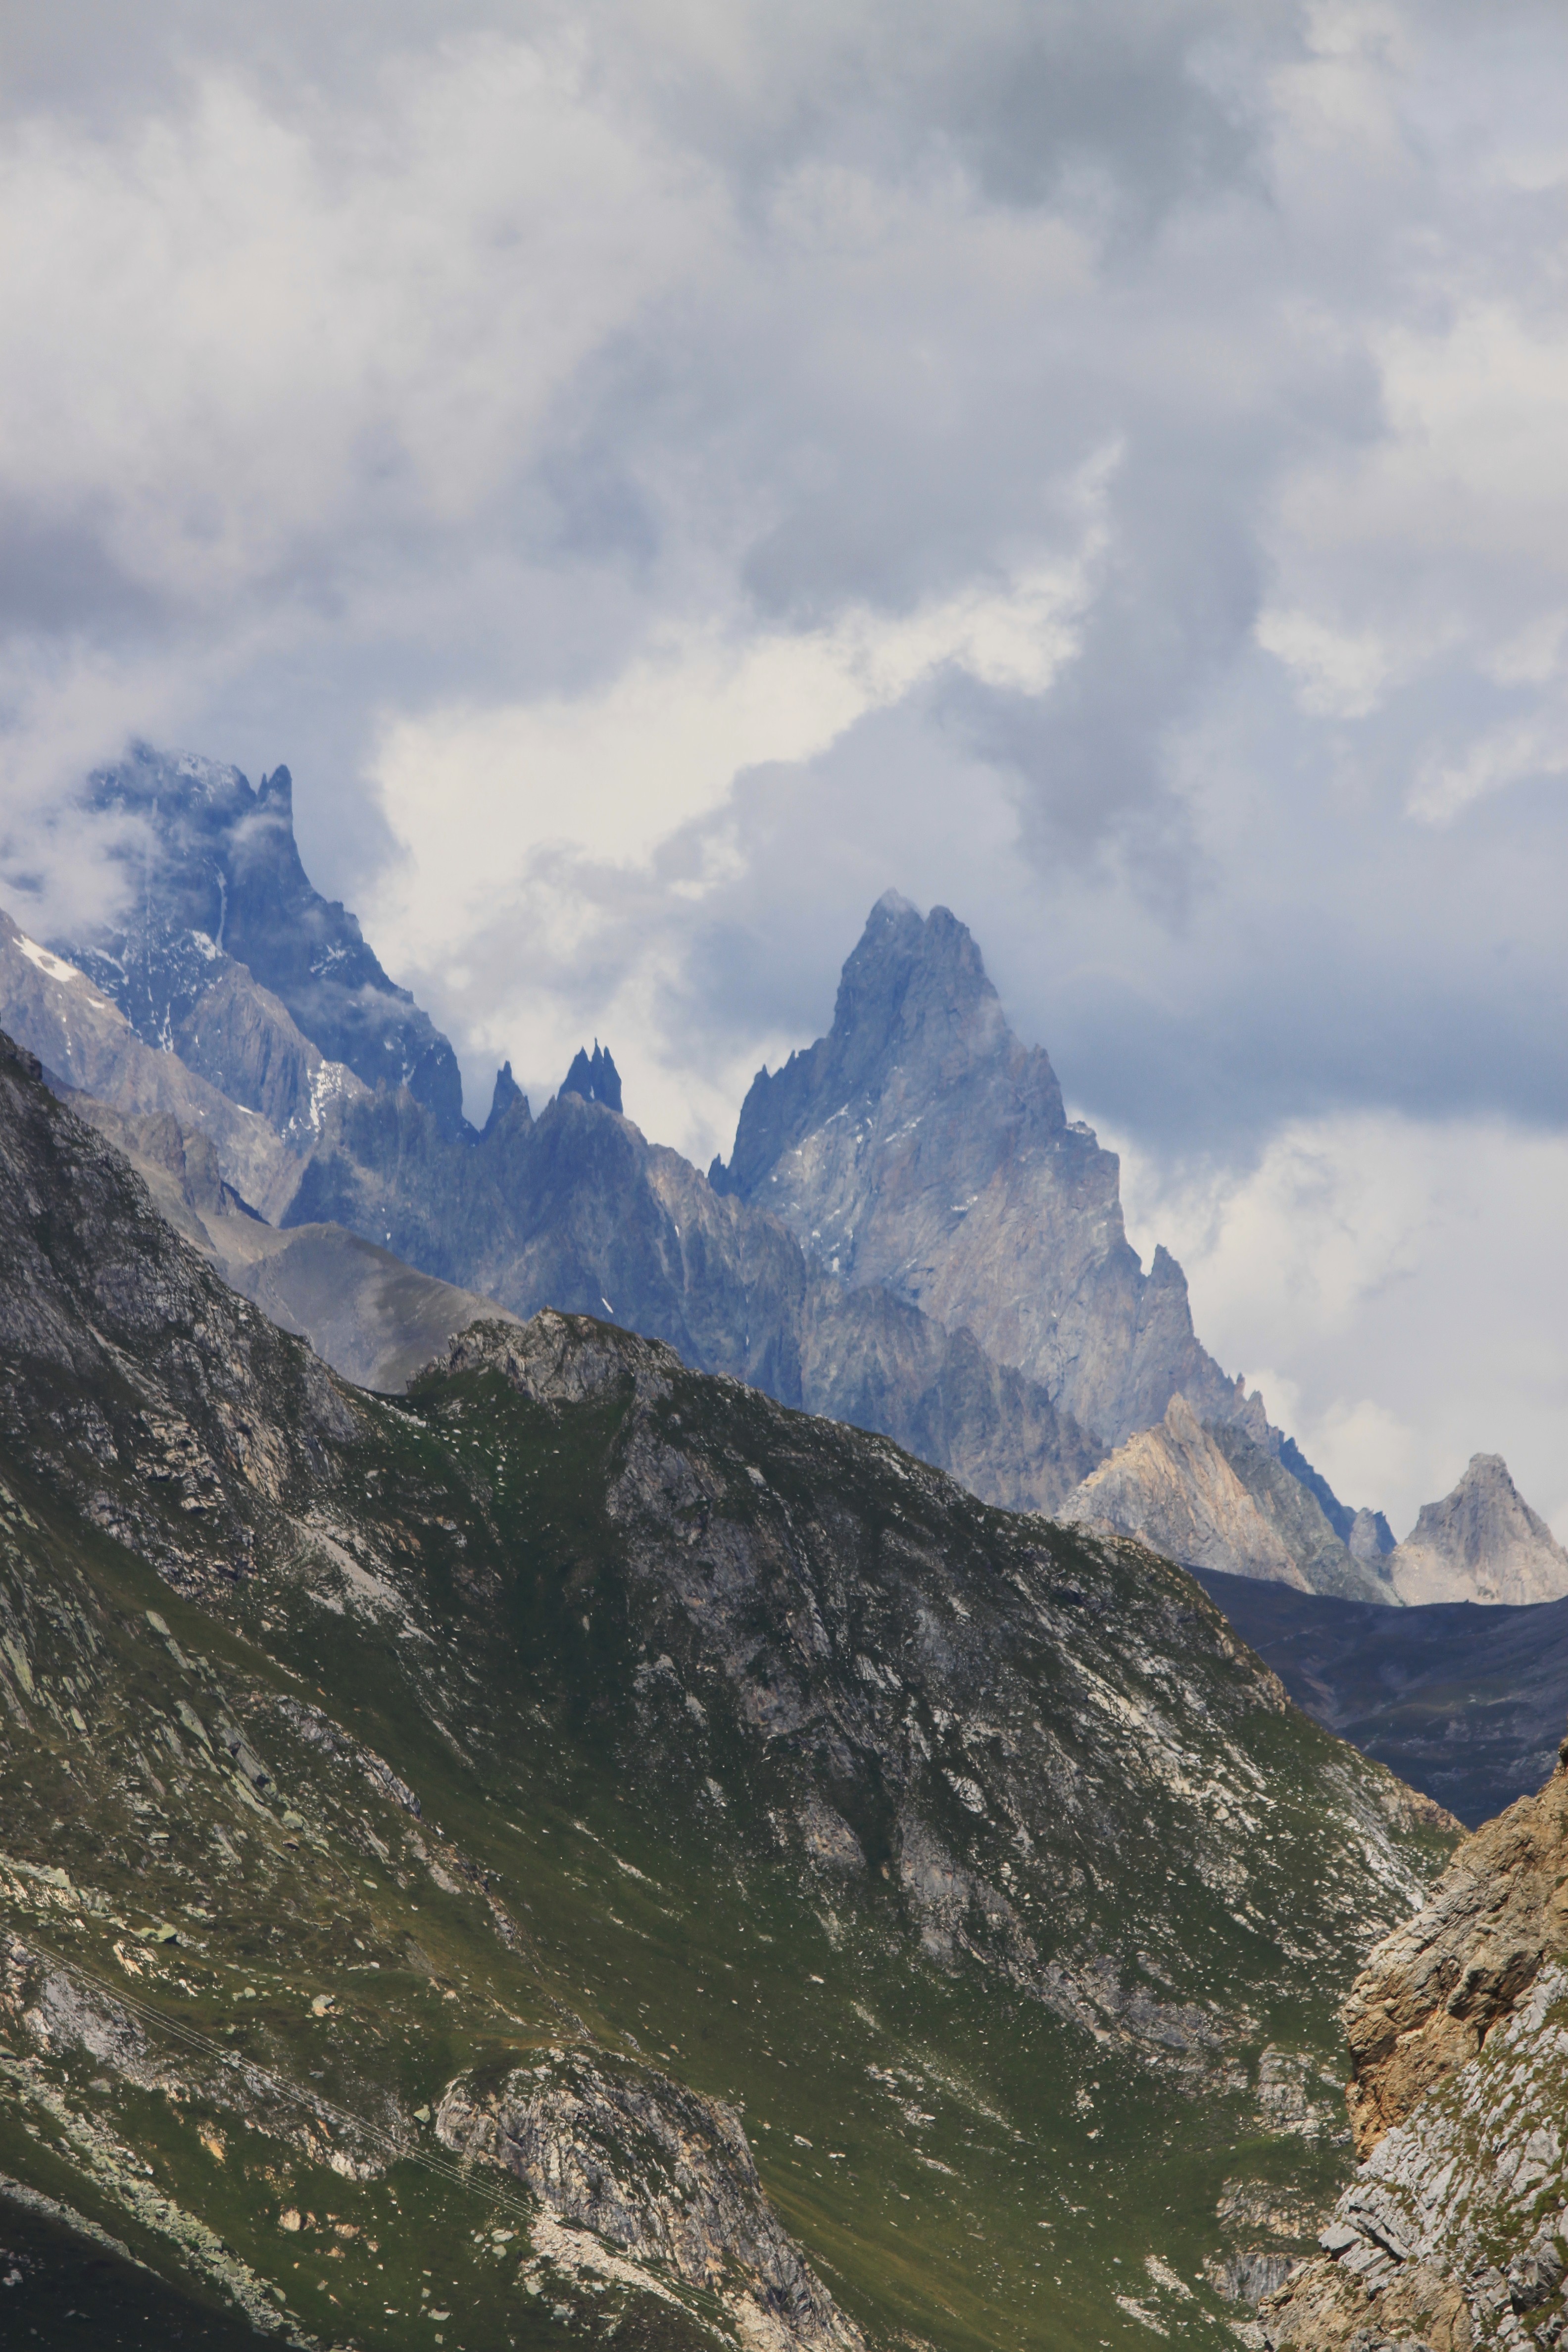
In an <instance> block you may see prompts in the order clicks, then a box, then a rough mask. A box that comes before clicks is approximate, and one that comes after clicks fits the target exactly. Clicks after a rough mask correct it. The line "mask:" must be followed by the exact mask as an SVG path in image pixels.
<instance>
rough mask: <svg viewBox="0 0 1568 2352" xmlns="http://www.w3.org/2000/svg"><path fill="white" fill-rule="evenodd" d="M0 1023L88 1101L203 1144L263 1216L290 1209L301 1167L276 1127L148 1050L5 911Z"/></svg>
mask: <svg viewBox="0 0 1568 2352" xmlns="http://www.w3.org/2000/svg"><path fill="white" fill-rule="evenodd" d="M0 1026H3V1027H4V1028H5V1032H6V1034H8V1035H10V1036H12V1037H14V1038H15V1039H16V1043H17V1044H18V1045H21V1046H23V1047H24V1048H25V1049H26V1051H27V1052H29V1053H32V1054H36V1055H37V1057H38V1059H39V1060H40V1061H41V1062H42V1063H43V1064H44V1066H46V1068H47V1069H48V1070H49V1071H50V1072H51V1073H52V1074H53V1075H54V1076H56V1077H58V1078H59V1079H62V1080H64V1082H65V1083H66V1085H67V1086H68V1087H73V1088H75V1089H77V1090H78V1091H79V1092H80V1093H81V1094H83V1095H88V1096H91V1097H94V1098H95V1099H96V1100H100V1101H102V1102H103V1103H105V1104H106V1105H108V1106H109V1107H110V1108H112V1109H113V1110H116V1111H118V1112H120V1113H121V1114H122V1115H124V1116H125V1117H127V1118H132V1119H133V1120H139V1119H147V1118H163V1119H168V1120H172V1121H173V1122H174V1124H175V1126H176V1127H177V1128H178V1129H179V1130H180V1132H181V1133H182V1134H183V1135H184V1136H185V1137H186V1138H189V1139H195V1138H198V1137H199V1138H202V1139H205V1141H206V1143H208V1144H209V1145H210V1146H211V1148H212V1150H213V1151H214V1153H215V1154H216V1163H217V1167H218V1170H219V1172H220V1174H221V1176H222V1178H223V1180H224V1181H226V1182H227V1183H229V1184H231V1185H232V1186H233V1187H234V1189H235V1191H236V1192H237V1193H239V1195H240V1196H241V1198H242V1199H244V1200H247V1201H249V1202H252V1203H253V1204H254V1205H255V1206H256V1207H257V1208H258V1209H259V1210H260V1211H261V1212H262V1213H263V1214H264V1215H268V1216H270V1217H274V1218H275V1217H278V1216H280V1215H281V1214H282V1213H283V1211H284V1210H285V1209H286V1208H287V1207H288V1204H289V1200H290V1198H291V1196H292V1194H293V1192H294V1190H295V1187H296V1186H297V1185H298V1183H299V1181H300V1161H299V1158H298V1155H297V1153H296V1152H295V1151H294V1150H290V1148H289V1143H288V1142H286V1141H285V1140H284V1139H283V1138H282V1137H281V1136H280V1135H279V1134H278V1133H277V1131H276V1129H274V1128H273V1127H272V1126H271V1125H270V1123H269V1122H268V1120H267V1119H265V1118H258V1117H256V1116H254V1115H252V1114H251V1113H250V1112H249V1111H247V1110H246V1109H245V1108H242V1107H241V1106H240V1105H239V1104H238V1103H237V1102H236V1101H235V1100H233V1099H232V1098H231V1097H229V1096H228V1095H227V1094H226V1093H225V1092H224V1091H223V1090H222V1089H221V1087H217V1086H216V1085H214V1084H212V1083H211V1082H210V1081H209V1080H208V1079H206V1078H205V1077H202V1076H198V1075H197V1074H196V1073H195V1071H194V1070H191V1069H189V1068H187V1066H186V1065H185V1064H184V1062H183V1061H182V1060H181V1059H180V1057H179V1055H177V1054H174V1053H162V1052H159V1051H157V1050H156V1049H155V1048H154V1047H153V1046H151V1045H147V1044H146V1043H145V1042H144V1040H143V1039H142V1038H141V1037H139V1036H138V1035H137V1034H136V1032H135V1030H134V1029H132V1026H131V1024H130V1022H129V1021H128V1020H127V1019H126V1017H125V1015H124V1013H122V1012H121V1009H120V1007H119V1006H118V1004H116V1003H113V1002H112V1000H111V999H110V997H108V996H106V995H105V994H104V993H103V992H102V991H101V990H100V989H99V988H97V987H96V986H95V985H94V984H93V982H91V981H90V980H89V979H88V978H87V976H86V974H85V973H84V972H81V971H79V970H78V969H77V967H76V966H75V965H74V964H70V963H68V962H67V961H65V960H64V958H63V957H60V956H57V955H55V954H53V953H52V952H51V951H50V950H48V949H47V948H43V947H40V946H39V945H38V944H37V941H36V940H29V939H28V938H27V937H26V934H25V933H24V932H22V931H20V930H19V929H17V927H16V924H15V923H14V922H13V921H12V920H11V919H10V917H9V916H8V915H6V914H5V913H4V912H3V911H0ZM310 1051H311V1052H312V1053H314V1048H313V1047H312V1048H311V1049H310ZM316 1059H317V1061H318V1062H319V1061H320V1056H319V1055H317V1056H316Z"/></svg>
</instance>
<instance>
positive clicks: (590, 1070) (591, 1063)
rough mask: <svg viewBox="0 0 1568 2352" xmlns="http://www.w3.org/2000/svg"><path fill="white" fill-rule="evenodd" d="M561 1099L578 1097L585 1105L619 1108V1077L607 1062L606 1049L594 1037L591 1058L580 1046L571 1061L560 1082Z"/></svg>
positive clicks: (610, 1063)
mask: <svg viewBox="0 0 1568 2352" xmlns="http://www.w3.org/2000/svg"><path fill="white" fill-rule="evenodd" d="M561 1091H562V1093H563V1095H581V1096H582V1097H583V1098H584V1101H585V1102H596V1103H603V1104H604V1106H605V1109H606V1110H617V1111H618V1110H619V1109H620V1108H621V1074H620V1072H619V1071H618V1070H617V1069H616V1065H615V1062H614V1060H613V1059H612V1058H611V1055H610V1050H609V1048H608V1046H607V1045H605V1046H602V1045H600V1043H599V1041H598V1039H597V1038H596V1037H595V1040H594V1050H593V1053H592V1054H588V1053H585V1052H584V1049H583V1047H582V1046H581V1045H579V1046H578V1048H577V1051H576V1053H575V1054H574V1055H573V1058H572V1066H571V1068H570V1069H569V1070H568V1071H567V1073H566V1076H565V1078H564V1079H563V1082H562V1087H561Z"/></svg>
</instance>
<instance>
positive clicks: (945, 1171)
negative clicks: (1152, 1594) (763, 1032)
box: [710, 891, 1263, 1445]
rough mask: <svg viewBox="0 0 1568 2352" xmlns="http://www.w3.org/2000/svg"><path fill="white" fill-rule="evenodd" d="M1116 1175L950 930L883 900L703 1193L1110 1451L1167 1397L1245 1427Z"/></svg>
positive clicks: (940, 912) (759, 1085) (970, 944)
mask: <svg viewBox="0 0 1568 2352" xmlns="http://www.w3.org/2000/svg"><path fill="white" fill-rule="evenodd" d="M1118 1178H1119V1169H1118V1163H1117V1160H1116V1155H1115V1154H1114V1152H1110V1151H1105V1150H1101V1148H1100V1144H1099V1142H1098V1140H1097V1139H1096V1138H1095V1136H1094V1135H1093V1133H1092V1132H1091V1130H1090V1129H1089V1128H1087V1127H1085V1126H1084V1125H1083V1124H1082V1123H1081V1122H1080V1121H1078V1120H1072V1121H1069V1120H1068V1117H1067V1114H1066V1112H1065V1110H1064V1108H1063V1106H1062V1093H1061V1087H1060V1086H1059V1085H1058V1081H1057V1075H1056V1072H1055V1071H1054V1070H1053V1069H1052V1067H1051V1065H1050V1061H1049V1059H1048V1057H1047V1055H1046V1054H1045V1053H1044V1052H1043V1050H1042V1049H1041V1048H1039V1047H1038V1046H1036V1047H1034V1048H1032V1049H1031V1048H1026V1047H1025V1046H1024V1045H1021V1044H1020V1043H1019V1041H1018V1039H1017V1038H1016V1036H1015V1035H1014V1034H1013V1032H1012V1031H1011V1029H1009V1027H1008V1025H1007V1022H1006V1018H1005V1014H1004V1013H1003V1011H1002V1006H1001V1003H1000V1002H999V1000H998V998H997V994H996V991H995V990H994V987H993V986H992V984H991V982H990V981H989V980H988V979H987V977H986V974H985V968H984V964H983V963H982V961H981V958H980V950H979V949H978V948H977V947H976V946H975V943H974V941H973V938H972V937H971V936H970V933H969V932H968V930H967V929H965V928H964V926H963V924H962V923H961V922H959V921H958V920H957V919H956V918H955V917H954V916H952V914H950V913H949V912H948V910H947V908H945V907H937V908H932V910H931V914H930V915H929V916H924V917H922V916H921V915H920V914H919V913H918V912H917V910H916V909H915V908H913V907H911V906H910V904H909V902H908V900H907V899H904V898H900V897H899V896H898V895H897V893H896V892H893V891H889V893H888V894H887V896H886V897H885V898H880V899H879V901H878V902H877V904H876V906H875V907H873V908H872V909H871V913H870V916H869V918H868V921H867V924H866V929H865V931H864V932H863V934H862V936H861V938H860V940H859V943H858V946H857V947H856V949H855V950H854V952H853V954H852V955H851V956H850V958H849V960H848V961H847V963H846V965H845V967H844V972H843V977H842V979H841V981H840V982H839V988H838V999H837V1004H836V1006H835V1008H834V1014H833V1026H832V1028H831V1030H830V1031H829V1032H828V1034H827V1035H826V1037H822V1038H819V1039H818V1040H817V1042H816V1045H810V1046H808V1047H807V1048H806V1049H805V1052H804V1053H799V1054H792V1055H791V1056H790V1058H789V1061H788V1062H787V1063H786V1064H785V1066H784V1068H783V1069H782V1070H779V1071H777V1072H775V1073H773V1075H772V1076H770V1075H769V1073H768V1072H767V1071H766V1070H763V1072H761V1073H760V1074H759V1076H757V1077H756V1078H755V1079H754V1080H753V1082H752V1088H751V1092H750V1093H749V1094H748V1095H747V1097H746V1100H745V1103H744V1106H743V1107H742V1112H741V1119H740V1125H739V1128H738V1129H737V1130H736V1136H735V1149H734V1152H733V1154H732V1156H731V1161H730V1165H729V1167H728V1169H724V1168H722V1167H721V1166H718V1165H717V1164H716V1165H715V1168H714V1170H713V1171H712V1174H711V1179H710V1181H713V1182H715V1184H716V1185H717V1186H718V1187H719V1188H720V1189H721V1190H724V1191H726V1192H734V1193H738V1194H739V1196H740V1197H741V1199H742V1200H743V1201H746V1202H752V1203H753V1204H755V1205H757V1206H759V1207H764V1208H766V1209H767V1210H769V1211H770V1212H771V1213H773V1215H774V1216H777V1217H779V1218H781V1219H782V1220H783V1222H784V1223H785V1224H786V1225H787V1226H788V1227H789V1229H790V1231H791V1232H792V1233H793V1234H795V1236H796V1237H797V1239H798V1240H799V1241H800V1242H801V1243H802V1244H803V1245H804V1246H805V1248H806V1249H808V1250H809V1251H810V1252H811V1253H812V1254H813V1255H816V1257H818V1258H819V1259H820V1260H821V1261H822V1262H823V1263H824V1264H825V1265H826V1266H827V1268H828V1270H829V1271H830V1272H832V1273H834V1274H836V1275H837V1276H839V1277H840V1279H841V1280H843V1281H846V1282H849V1283H856V1284H858V1283H868V1282H883V1283H887V1284H889V1285H890V1286H891V1287H892V1288H893V1289H894V1290H895V1291H896V1292H898V1293H899V1294H900V1295H901V1296H902V1297H905V1298H908V1299H909V1300H910V1302H911V1303H912V1304H913V1305H915V1306H917V1307H921V1308H922V1309H923V1311H924V1312H925V1313H926V1314H928V1315H931V1316H934V1317H935V1318H937V1319H938V1321H940V1322H941V1323H942V1324H944V1325H945V1326H946V1327H947V1328H949V1329H950V1330H956V1329H959V1328H965V1327H966V1328H968V1329H970V1330H972V1331H973V1333H974V1336H975V1338H976V1339H978V1340H979V1341H980V1344H981V1346H982V1347H983V1348H984V1349H985V1350H986V1352H987V1353H988V1354H989V1355H991V1356H992V1357H994V1359H995V1360H996V1361H997V1362H998V1363H1001V1364H1010V1365H1016V1367H1017V1368H1018V1369H1019V1370H1021V1371H1023V1372H1025V1373H1026V1375H1027V1376H1028V1377H1029V1378H1030V1379H1032V1380H1034V1381H1038V1382H1040V1383H1041V1384H1042V1385H1043V1387H1044V1388H1045V1389H1046V1391H1047V1393H1048V1394H1049V1395H1050V1396H1051V1397H1052V1398H1053V1399H1054V1400H1055V1401H1056V1402H1058V1404H1059V1405H1061V1406H1062V1407H1063V1408H1064V1409H1065V1410H1066V1411H1068V1412H1070V1413H1071V1414H1072V1415H1073V1416H1074V1418H1075V1419H1076V1420H1077V1421H1078V1422H1079V1424H1080V1425H1081V1426H1082V1427H1084V1428H1086V1429H1089V1430H1092V1431H1093V1432H1094V1433H1096V1435H1097V1436H1099V1437H1100V1438H1101V1439H1102V1440H1103V1441H1104V1442H1105V1443H1106V1444H1112V1445H1114V1444H1119V1443H1120V1442H1121V1439H1123V1438H1124V1437H1126V1436H1127V1435H1128V1434H1129V1433H1131V1431H1133V1430H1137V1429H1147V1428H1149V1427H1150V1426H1151V1425H1152V1424H1153V1423H1157V1422H1158V1421H1159V1420H1160V1417H1161V1415H1162V1414H1163V1412H1164V1410H1165V1408H1166V1406H1167V1404H1168V1403H1169V1402H1170V1400H1171V1398H1172V1397H1173V1395H1174V1394H1175V1393H1176V1392H1177V1391H1180V1392H1181V1393H1182V1394H1184V1395H1185V1396H1186V1397H1187V1399H1188V1400H1189V1402H1192V1403H1194V1405H1195V1407H1196V1409H1197V1410H1198V1411H1199V1412H1200V1414H1201V1416H1202V1417H1203V1418H1205V1419H1211V1420H1226V1421H1229V1420H1232V1419H1236V1418H1237V1417H1242V1418H1245V1417H1246V1416H1247V1407H1248V1401H1247V1399H1246V1398H1245V1396H1244V1395H1243V1394H1242V1393H1241V1392H1239V1391H1238V1390H1237V1386H1236V1384H1235V1383H1234V1382H1232V1381H1229V1380H1227V1379H1226V1376H1225V1374H1224V1373H1223V1372H1222V1371H1221V1370H1220V1369H1219V1366H1218V1365H1217V1364H1216V1363H1215V1361H1214V1360H1213V1359H1212V1357H1210V1356H1209V1355H1208V1354H1207V1353H1206V1352H1205V1349H1203V1348H1202V1347H1200V1346H1199V1344H1198V1341H1197V1339H1195V1337H1194V1332H1193V1324H1192V1316H1191V1312H1190V1310H1189V1307H1188V1304H1187V1286H1186V1282H1185V1279H1184V1276H1183V1274H1182V1270H1181V1268H1180V1266H1179V1265H1177V1264H1176V1262H1175V1260H1174V1259H1173V1258H1172V1257H1171V1256H1170V1255H1168V1254H1167V1253H1166V1252H1165V1251H1163V1250H1159V1251H1157V1252H1156V1253H1155V1256H1154V1262H1153V1265H1152V1268H1151V1269H1150V1271H1149V1272H1148V1273H1147V1274H1145V1273H1144V1271H1143V1269H1142V1265H1141V1264H1140V1262H1139V1259H1138V1256H1137V1255H1136V1253H1135V1252H1134V1251H1133V1250H1132V1249H1131V1246H1130V1245H1129V1244H1128V1241H1127V1238H1126V1234H1125V1233H1124V1232H1123V1230H1122V1222H1121V1201H1120V1198H1119V1196H1118ZM1254 1418H1256V1420H1257V1421H1258V1424H1259V1428H1258V1434H1259V1435H1260V1436H1261V1435H1262V1433H1263V1423H1262V1415H1261V1410H1260V1409H1258V1411H1257V1412H1256V1413H1255V1415H1254Z"/></svg>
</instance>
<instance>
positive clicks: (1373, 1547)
mask: <svg viewBox="0 0 1568 2352" xmlns="http://www.w3.org/2000/svg"><path fill="white" fill-rule="evenodd" d="M1344 1540H1345V1549H1346V1550H1347V1551H1348V1552H1349V1553H1350V1556H1351V1558H1352V1559H1361V1560H1366V1561H1369V1562H1372V1561H1376V1560H1379V1559H1386V1558H1387V1556H1388V1554H1389V1553H1390V1552H1391V1551H1392V1550H1393V1549H1394V1531H1393V1529H1392V1528H1390V1526H1389V1524H1388V1521H1387V1520H1386V1519H1385V1518H1384V1516H1383V1513H1382V1512H1381V1511H1369V1510H1367V1509H1365V1508H1364V1507H1363V1509H1361V1510H1359V1511H1357V1513H1356V1514H1355V1516H1354V1517H1353V1518H1352V1521H1351V1524H1350V1527H1349V1529H1348V1530H1347V1532H1346V1535H1345V1539H1344Z"/></svg>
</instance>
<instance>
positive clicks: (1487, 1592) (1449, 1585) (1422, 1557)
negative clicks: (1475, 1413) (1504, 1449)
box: [1388, 1454, 1568, 1605]
mask: <svg viewBox="0 0 1568 2352" xmlns="http://www.w3.org/2000/svg"><path fill="white" fill-rule="evenodd" d="M1388 1571H1389V1574H1390V1576H1391V1577H1392V1579H1393V1580H1394V1590H1395V1591H1397V1592H1398V1594H1399V1597H1400V1599H1401V1600H1402V1601H1411V1602H1417V1603H1420V1602H1427V1601H1508V1602H1512V1603H1514V1604H1516V1605H1517V1604H1518V1603H1520V1602H1525V1601H1556V1600H1558V1599H1560V1598H1561V1597H1562V1595H1563V1594H1564V1593H1568V1551H1564V1550H1563V1547H1562V1545H1561V1544H1560V1543H1559V1542H1558V1541H1557V1539H1556V1538H1555V1537H1554V1536H1553V1535H1552V1530H1551V1528H1549V1527H1548V1526H1547V1524H1546V1522H1545V1520H1544V1519H1542V1517H1539V1516H1538V1514H1537V1513H1536V1512H1534V1511H1532V1510H1531V1507H1530V1505H1529V1504H1528V1503H1527V1502H1526V1501H1525V1500H1524V1498H1523V1496H1521V1494H1520V1492H1519V1489H1518V1487H1517V1486H1515V1485H1514V1483H1513V1480H1512V1479H1511V1478H1510V1476H1509V1473H1508V1465H1507V1463H1506V1462H1505V1461H1504V1460H1503V1458H1502V1456H1501V1454H1471V1456H1470V1461H1469V1466H1468V1469H1467V1470H1466V1472H1465V1475H1464V1476H1463V1477H1462V1478H1461V1479H1460V1480H1459V1483H1458V1486H1456V1487H1455V1488H1454V1490H1453V1492H1452V1493H1451V1494H1448V1495H1445V1496H1444V1497H1443V1499H1442V1500H1441V1502H1437V1503H1424V1504H1423V1505H1422V1507H1421V1514H1420V1517H1418V1518H1417V1520H1416V1522H1415V1527H1414V1528H1412V1529H1411V1531H1410V1533H1409V1534H1408V1535H1407V1536H1406V1537H1405V1541H1404V1542H1403V1543H1402V1544H1401V1545H1400V1546H1399V1548H1398V1549H1397V1550H1396V1551H1395V1552H1394V1554H1393V1556H1392V1558H1391V1559H1390V1560H1389V1562H1388Z"/></svg>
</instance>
